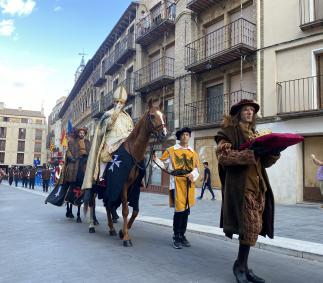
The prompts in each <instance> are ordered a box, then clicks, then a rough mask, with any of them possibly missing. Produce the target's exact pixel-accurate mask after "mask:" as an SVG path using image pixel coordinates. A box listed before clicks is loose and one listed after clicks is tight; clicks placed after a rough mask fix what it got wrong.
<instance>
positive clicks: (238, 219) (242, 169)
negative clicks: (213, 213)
mask: <svg viewBox="0 0 323 283" xmlns="http://www.w3.org/2000/svg"><path fill="white" fill-rule="evenodd" d="M215 140H216V142H217V143H219V142H220V141H221V140H225V141H226V142H229V143H231V144H232V149H235V150H238V149H239V146H240V145H241V144H242V143H244V142H246V139H245V137H244V135H243V133H242V130H241V129H240V127H239V125H237V126H234V125H232V124H226V125H224V126H223V127H222V129H221V130H220V131H219V132H218V133H217V135H216V136H215ZM277 159H278V157H273V156H266V157H263V158H262V159H261V173H262V176H263V179H264V181H265V184H266V187H267V191H266V193H265V210H264V213H263V228H262V231H261V233H260V235H262V236H266V235H267V236H269V237H270V238H273V237H274V196H273V192H272V189H271V187H270V183H269V179H268V176H267V173H266V170H265V168H267V167H269V166H271V165H272V164H274V163H275V162H276V160H277ZM247 169H248V165H236V166H221V165H220V168H219V172H220V179H221V183H222V189H223V190H224V193H223V195H224V198H223V199H222V209H223V213H221V221H220V223H221V224H222V225H223V226H222V227H223V231H224V233H225V234H226V235H227V236H228V237H232V235H233V234H238V235H243V234H244V231H243V227H244V225H243V213H242V211H243V207H244V200H245V198H244V195H245V191H244V190H245V187H246V186H245V182H246V176H247V175H246V173H247Z"/></svg>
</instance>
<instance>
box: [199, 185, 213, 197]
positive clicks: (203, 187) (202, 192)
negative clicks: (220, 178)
mask: <svg viewBox="0 0 323 283" xmlns="http://www.w3.org/2000/svg"><path fill="white" fill-rule="evenodd" d="M206 188H207V189H208V190H209V191H210V193H211V195H212V198H215V195H214V193H213V190H212V189H211V184H207V183H203V186H202V190H201V196H200V198H203V195H204V191H205V189H206Z"/></svg>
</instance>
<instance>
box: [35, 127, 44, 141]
mask: <svg viewBox="0 0 323 283" xmlns="http://www.w3.org/2000/svg"><path fill="white" fill-rule="evenodd" d="M42 136H43V130H41V129H36V132H35V140H42Z"/></svg>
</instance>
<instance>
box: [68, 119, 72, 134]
mask: <svg viewBox="0 0 323 283" xmlns="http://www.w3.org/2000/svg"><path fill="white" fill-rule="evenodd" d="M72 131H73V125H72V122H71V120H68V122H67V135H68V136H69V135H70V134H71V133H72Z"/></svg>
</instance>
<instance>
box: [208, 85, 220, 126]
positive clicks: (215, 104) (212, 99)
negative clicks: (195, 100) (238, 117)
mask: <svg viewBox="0 0 323 283" xmlns="http://www.w3.org/2000/svg"><path fill="white" fill-rule="evenodd" d="M222 118H223V84H218V85H214V86H211V87H208V88H207V89H206V122H207V123H214V122H218V121H221V120H222Z"/></svg>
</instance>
